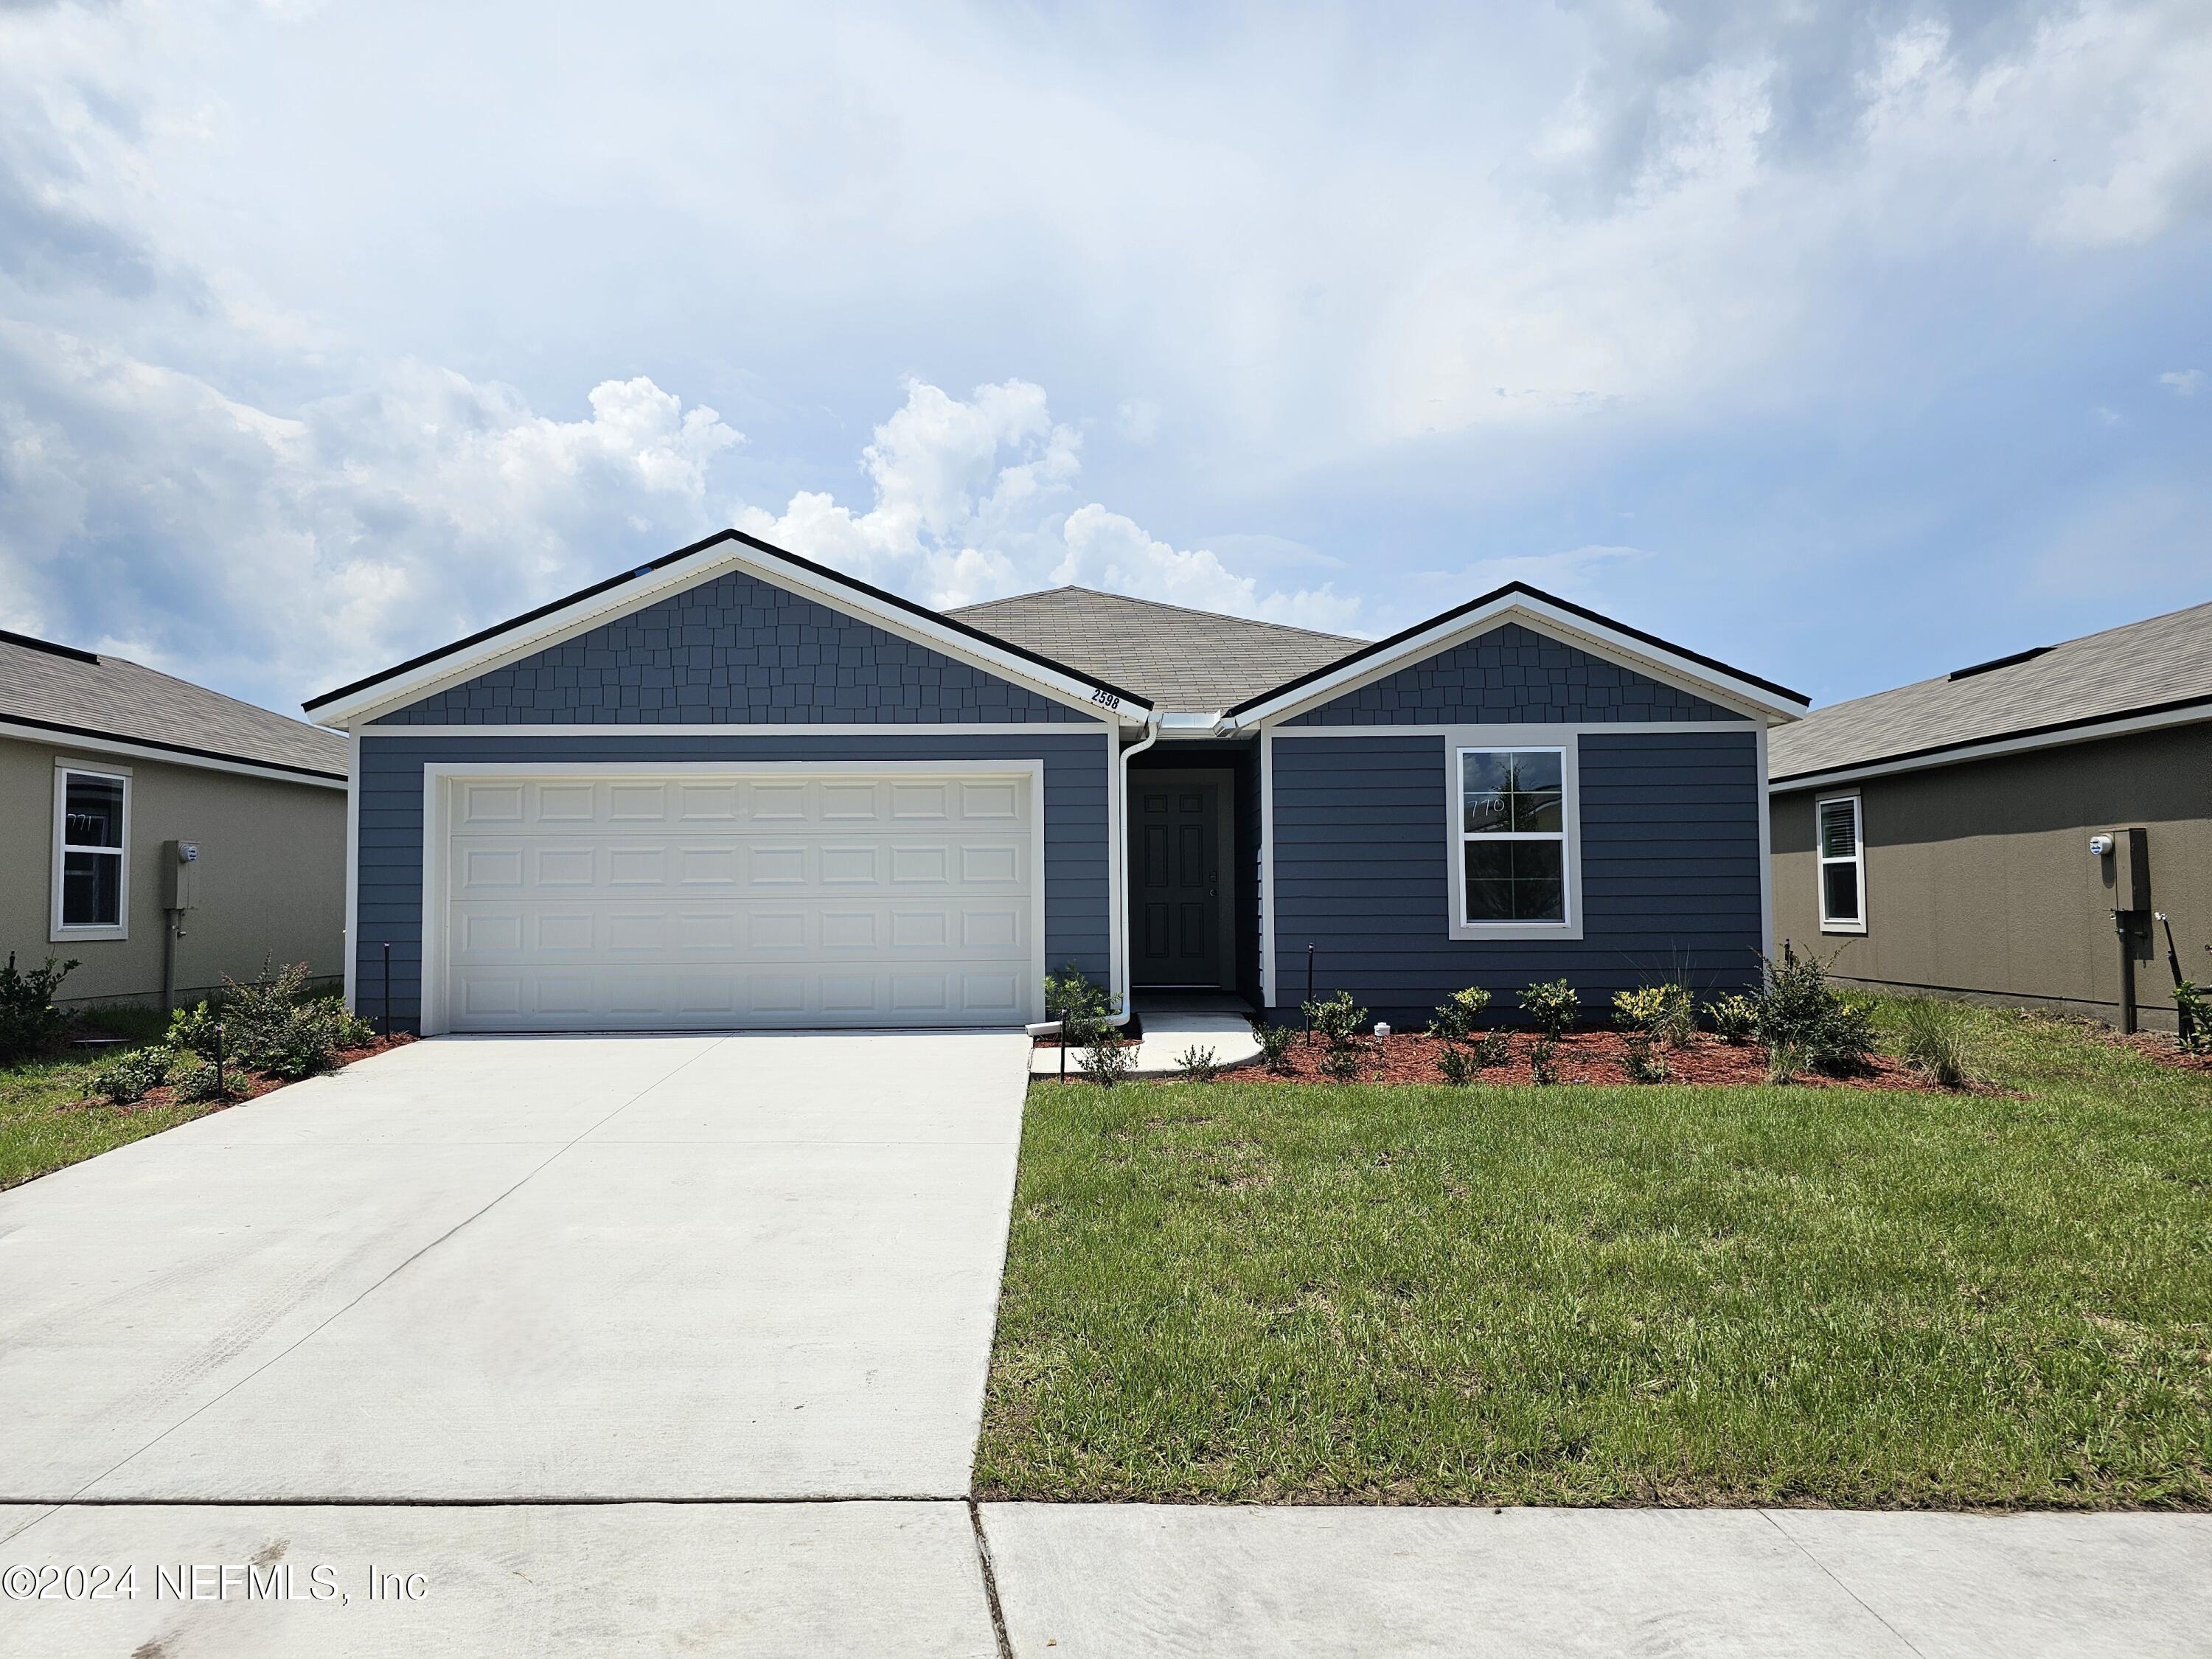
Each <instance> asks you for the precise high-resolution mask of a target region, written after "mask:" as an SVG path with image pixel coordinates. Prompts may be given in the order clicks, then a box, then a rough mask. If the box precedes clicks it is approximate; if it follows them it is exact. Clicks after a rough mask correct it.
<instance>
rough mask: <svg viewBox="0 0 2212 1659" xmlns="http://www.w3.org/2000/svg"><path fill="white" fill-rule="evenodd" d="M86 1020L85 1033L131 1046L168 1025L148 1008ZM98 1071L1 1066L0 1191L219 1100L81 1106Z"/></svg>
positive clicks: (63, 1065) (99, 1013) (51, 1063)
mask: <svg viewBox="0 0 2212 1659" xmlns="http://www.w3.org/2000/svg"><path fill="white" fill-rule="evenodd" d="M81 1020H82V1025H83V1027H84V1029H86V1030H99V1031H103V1032H106V1033H109V1034H112V1035H113V1036H120V1037H125V1038H127V1039H129V1041H130V1042H131V1046H133V1047H136V1046H137V1044H139V1043H143V1042H154V1041H155V1040H156V1039H158V1038H159V1037H160V1036H161V1033H162V1031H163V1030H165V1029H166V1028H167V1019H166V1018H165V1017H164V1016H163V1015H162V1014H161V1012H159V1011H158V1010H155V1009H148V1008H125V1007H116V1008H99V1009H93V1010H88V1011H87V1012H86V1013H85V1014H83V1015H82V1017H81ZM119 1052H120V1050H110V1051H109V1053H110V1054H114V1053H119ZM106 1057H107V1056H106V1055H103V1056H102V1058H106ZM92 1069H93V1068H92V1066H91V1065H90V1064H89V1063H88V1062H87V1061H84V1060H42V1061H34V1062H33V1063H31V1064H29V1065H25V1066H4V1067H0V1190H4V1189H5V1188H9V1187H15V1186H20V1185H21V1184H22V1183H23V1182H26V1181H28V1180H30V1179H31V1178H32V1177H33V1176H42V1175H46V1174H48V1173H50V1172H51V1171H52V1170H58V1169H61V1168H62V1167H63V1166H64V1165H65V1164H77V1163H82V1161H83V1160H84V1159H86V1158H92V1157H94V1156H95V1155H97V1154H99V1153H100V1152H106V1151H107V1150H108V1149H109V1148H110V1147H112V1146H122V1145H123V1144H124V1143H125V1141H131V1140H137V1139H141V1138H142V1137H143V1136H146V1135H150V1134H155V1133H159V1132H160V1131H161V1130H163V1129H167V1128H170V1127H174V1126H175V1125H177V1124H179V1123H185V1122H188V1121H191V1119H193V1118H196V1117H201V1116H204V1115H206V1114H207V1113H208V1112H210V1111H211V1110H213V1109H214V1104H213V1103H200V1104H197V1105H186V1106H165V1107H160V1108H153V1107H141V1106H111V1105H109V1104H108V1103H106V1101H100V1102H99V1103H96V1104H92V1105H80V1104H79V1102H80V1101H81V1100H82V1098H83V1097H84V1093H85V1091H86V1090H87V1089H88V1088H89V1087H90V1086H91V1084H90V1079H91V1074H92Z"/></svg>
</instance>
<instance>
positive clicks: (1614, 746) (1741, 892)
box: [1273, 731, 1762, 1022]
mask: <svg viewBox="0 0 2212 1659" xmlns="http://www.w3.org/2000/svg"><path fill="white" fill-rule="evenodd" d="M1445 742H1446V739H1445V738H1443V737H1442V736H1440V735H1421V736H1414V735H1407V736H1401V737H1393V736H1389V735H1386V734H1382V733H1377V734H1376V736H1375V737H1374V738H1372V739H1359V740H1355V739H1352V738H1292V737H1289V736H1286V735H1282V734H1278V735H1277V736H1276V738H1274V760H1273V781H1274V793H1275V818H1274V868H1275V885H1276V892H1277V895H1278V896H1277V901H1276V902H1277V909H1276V921H1275V952H1276V957H1275V959H1276V977H1275V983H1276V987H1277V993H1276V994H1277V996H1278V997H1279V999H1280V1000H1281V1001H1282V1002H1283V1003H1284V1004H1285V1005H1287V1006H1291V1007H1295V1006H1296V1004H1297V999H1298V997H1299V996H1300V995H1301V994H1303V992H1304V985H1305V953H1306V946H1307V945H1308V944H1309V943H1311V944H1313V945H1316V947H1317V957H1316V984H1317V986H1318V987H1319V988H1320V990H1321V991H1322V994H1324V995H1326V994H1328V993H1329V992H1331V991H1334V990H1338V989H1343V990H1348V991H1350V992H1351V993H1352V995H1353V996H1354V997H1355V998H1357V999H1358V1000H1359V1001H1360V1002H1362V1003H1364V1004H1365V1005H1367V1006H1368V1007H1370V1009H1372V1010H1373V1011H1374V1012H1375V1013H1376V1016H1378V1017H1380V1018H1389V1019H1392V1020H1394V1021H1401V1022H1402V1021H1406V1020H1411V1019H1416V1018H1426V1016H1427V1012H1428V1011H1429V1010H1430V1009H1431V1008H1432V1007H1434V1006H1436V1005H1437V1003H1439V1002H1440V1001H1442V1000H1443V998H1444V996H1445V995H1446V994H1449V993H1450V992H1452V991H1455V990H1457V989H1459V988H1460V987H1462V986H1466V985H1481V986H1484V987H1487V988H1488V989H1489V991H1490V992H1491V994H1492V997H1493V998H1494V999H1495V1000H1496V1001H1495V1003H1494V1006H1496V1007H1498V1009H1499V1010H1500V1011H1501V1012H1504V1015H1505V1017H1506V1018H1510V1017H1511V1015H1510V1011H1511V1010H1512V1009H1513V1007H1514V1006H1515V994H1516V993H1517V992H1518V991H1519V990H1520V989H1521V987H1523V986H1525V985H1528V983H1530V982H1531V981H1534V980H1539V979H1557V978H1559V976H1560V975H1565V976H1566V977H1567V978H1568V979H1570V980H1571V981H1573V982H1574V984H1575V986H1576V987H1577V989H1578V990H1579V991H1580V992H1581V993H1582V999H1583V1006H1584V1008H1585V1009H1586V1010H1587V1011H1588V1017H1589V1018H1594V1019H1603V1018H1606V1017H1607V1010H1608V1006H1609V1004H1610V1002H1611V1000H1612V997H1613V993H1614V992H1615V991H1619V990H1624V989H1628V988H1631V987H1634V986H1637V985H1639V984H1648V983H1650V982H1652V981H1656V980H1659V979H1665V978H1673V977H1675V976H1677V975H1682V976H1686V978H1687V980H1688V981H1689V983H1690V985H1691V987H1692V989H1693V990H1694V991H1696V992H1697V993H1698V994H1699V996H1701V997H1703V996H1705V995H1709V994H1713V993H1715V992H1717V991H1720V990H1723V989H1735V988H1739V987H1747V986H1749V985H1751V984H1753V982H1755V981H1756V980H1757V979H1758V976H1759V959H1758V956H1757V954H1756V953H1757V951H1758V950H1759V946H1760V944H1761V940H1760V937H1759V933H1760V928H1759V812H1760V811H1761V810H1762V802H1761V799H1760V788H1759V758H1758V748H1757V740H1756V738H1754V736H1753V733H1751V732H1748V731H1745V732H1682V733H1680V734H1677V733H1674V732H1620V733H1617V734H1602V733H1589V732H1584V733H1583V734H1582V735H1581V736H1580V737H1579V738H1578V739H1577V749H1578V751H1579V756H1580V767H1581V785H1582V867H1583V881H1582V891H1583V938H1582V939H1580V940H1578V941H1577V940H1565V939H1563V940H1560V941H1558V942H1557V943H1552V942H1547V941H1542V940H1534V941H1531V940H1495V941H1488V940H1463V939H1451V938H1449V936H1448V933H1447V931H1446V930H1447V927H1448V925H1449V918H1450V909H1451V887H1450V879H1449V870H1448V866H1447V865H1446V860H1447V859H1448V858H1449V857H1450V856H1451V855H1452V850H1453V849H1451V848H1449V845H1448V842H1447V840H1446V823H1447V820H1446V817H1445V790H1446V787H1447V784H1446V777H1447V767H1446V761H1445V753H1444V749H1445Z"/></svg>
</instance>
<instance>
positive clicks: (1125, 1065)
mask: <svg viewBox="0 0 2212 1659" xmlns="http://www.w3.org/2000/svg"><path fill="white" fill-rule="evenodd" d="M1061 1040H1062V1041H1063V1042H1065V1041H1066V1037H1065V1036H1064V1035H1063V1036H1062V1038H1061ZM1075 1063H1076V1066H1077V1068H1078V1069H1079V1070H1080V1071H1081V1072H1082V1073H1083V1075H1084V1076H1085V1077H1087V1078H1089V1079H1091V1081H1092V1082H1093V1083H1095V1084H1097V1085H1098V1086H1099V1087H1100V1088H1102V1089H1110V1088H1112V1087H1113V1086H1114V1085H1115V1084H1117V1083H1119V1082H1120V1081H1121V1079H1123V1078H1125V1077H1127V1076H1128V1075H1129V1073H1130V1072H1131V1071H1132V1070H1133V1068H1134V1067H1135V1066H1136V1064H1137V1045H1136V1044H1135V1043H1133V1042H1122V1041H1121V1033H1120V1032H1119V1031H1117V1030H1115V1029H1114V1028H1113V1027H1112V1026H1110V1025H1108V1024H1105V1023H1104V1022H1103V1020H1102V1021H1101V1022H1100V1023H1099V1024H1097V1026H1096V1027H1095V1028H1094V1031H1093V1034H1092V1036H1091V1041H1089V1042H1085V1044H1084V1045H1083V1052H1082V1053H1081V1054H1079V1055H1078V1056H1077V1057H1076V1061H1075Z"/></svg>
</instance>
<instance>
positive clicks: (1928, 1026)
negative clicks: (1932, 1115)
mask: <svg viewBox="0 0 2212 1659" xmlns="http://www.w3.org/2000/svg"><path fill="white" fill-rule="evenodd" d="M1890 1026H1891V1029H1892V1030H1893V1032H1894V1033H1895V1036H1896V1039H1897V1047H1898V1051H1899V1053H1900V1054H1903V1055H1904V1056H1905V1063H1906V1064H1907V1065H1909V1066H1911V1067H1912V1068H1913V1069H1914V1070H1915V1071H1917V1072H1919V1073H1921V1074H1922V1075H1923V1076H1925V1077H1927V1078H1928V1079H1930V1080H1931V1081H1933V1082H1936V1083H1938V1084H1941V1085H1942V1086H1943V1087H1944V1088H1946V1089H1963V1088H1965V1087H1966V1085H1968V1084H1969V1083H1972V1082H1975V1081H1977V1080H1978V1079H1979V1078H1980V1075H1981V1058H1980V1053H1979V1050H1980V1044H1979V1042H1978V1041H1977V1040H1976V1037H1975V1033H1974V1027H1973V1018H1972V1015H1970V1014H1968V1013H1967V1012H1966V1010H1965V1009H1964V1008H1962V1007H1960V1006H1959V1005H1958V1004H1957V1003H1955V1002H1946V1001H1944V1000H1942V999H1941V998H1940V997H1907V998H1905V1000H1903V1001H1901V1002H1897V1003H1893V1005H1891V1008H1890Z"/></svg>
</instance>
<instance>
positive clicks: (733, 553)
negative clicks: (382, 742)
mask: <svg viewBox="0 0 2212 1659" xmlns="http://www.w3.org/2000/svg"><path fill="white" fill-rule="evenodd" d="M737 569H745V570H750V571H752V572H753V573H754V574H757V575H759V576H761V577H763V579H765V580H769V581H771V582H773V583H775V586H779V587H785V588H789V589H790V590H791V591H792V592H797V593H804V594H805V595H806V596H807V597H808V598H809V599H815V600H817V601H818V602H820V603H822V604H823V605H829V607H830V608H831V609H832V610H836V611H843V612H844V613H845V614H847V615H848V616H853V617H860V618H862V619H863V620H865V621H867V622H870V623H874V624H875V625H876V626H878V627H879V628H882V629H884V630H886V631H887V632H890V633H893V634H897V635H901V636H902V637H903V638H906V639H910V640H913V641H915V642H917V643H918V644H922V645H926V646H927V647H930V648H931V649H932V650H934V651H939V652H942V653H944V654H945V656H948V657H951V658H952V659H955V660H956V661H959V662H964V663H967V664H968V665H970V666H971V667H976V668H981V669H985V670H987V671H989V672H991V673H994V674H996V675H999V676H1000V678H1005V679H1010V680H1015V681H1018V682H1019V683H1021V684H1024V685H1027V686H1030V687H1031V688H1033V689H1035V690H1037V691H1038V692H1040V693H1042V695H1044V696H1048V697H1050V698H1052V699H1053V700H1054V702H1060V703H1064V704H1066V705H1067V706H1068V707H1069V708H1079V709H1081V710H1082V711H1083V712H1084V713H1085V714H1090V715H1091V716H1092V717H1094V718H1095V719H1097V720H1102V721H1104V722H1107V723H1109V724H1111V723H1113V722H1115V721H1117V720H1118V721H1121V722H1125V723H1133V722H1137V721H1139V720H1141V719H1142V718H1143V717H1142V716H1141V715H1140V714H1138V713H1136V712H1135V711H1134V710H1133V709H1129V708H1124V707H1123V706H1122V703H1121V699H1120V698H1119V697H1118V696H1115V694H1114V693H1113V692H1110V691H1108V690H1105V689H1104V688H1103V687H1102V686H1098V685H1094V684H1091V682H1090V681H1088V680H1083V679H1078V678H1075V677H1073V676H1072V675H1066V674H1059V673H1054V671H1052V670H1050V669H1048V668H1044V667H1042V666H1040V665H1037V664H1036V663H1033V662H1030V660H1029V659H1027V658H1025V657H1018V656H1016V655H1014V654H1013V653H1012V652H1001V651H995V650H994V649H992V648H991V647H989V646H987V645H986V644H985V643H984V642H982V641H980V640H975V639H973V638H970V637H969V635H965V634H962V633H959V632H957V631H956V630H954V629H950V628H941V627H934V626H932V625H931V624H930V623H928V622H927V620H925V619H924V618H922V617H916V616H915V615H914V613H913V612H911V611H905V610H902V609H900V608H899V607H898V606H896V605H888V604H885V603H884V601H882V600H880V599H874V598H872V597H871V596H870V595H868V594H866V593H862V592H858V591H857V590H855V589H853V588H850V587H848V586H844V585H843V584H842V583H833V582H829V581H825V580H823V579H822V578H820V577H818V576H817V575H815V574H813V573H812V572H811V571H805V570H801V569H799V568H798V567H796V566H795V565H791V564H787V563H786V562H783V561H781V560H779V559H775V558H772V557H770V556H769V555H767V554H764V553H762V552H761V551H759V550H757V549H756V548H752V547H749V546H747V545H746V544H744V543H742V542H725V543H720V544H717V545H715V546H714V547H711V548H702V549H701V550H699V551H698V552H696V553H695V554H693V555H691V556H690V557H689V558H684V559H679V560H678V561H677V562H675V563H674V564H671V565H664V566H663V567H662V568H659V569H658V570H651V571H647V572H646V573H645V574H641V575H639V576H635V577H634V578H632V579H631V580H629V581H626V582H622V583H619V584H617V586H613V587H610V588H608V589H606V590H605V591H604V592H599V593H594V594H592V596H591V597H590V598H589V599H579V600H578V601H577V602H576V603H575V604H574V605H564V606H562V608H561V609H560V610H558V611H553V612H551V613H550V614H549V615H546V616H544V617H539V618H538V620H537V621H536V622H534V623H531V624H530V625H529V627H527V628H526V629H521V630H520V631H518V632H516V633H513V634H502V635H500V636H498V637H497V638H495V639H489V640H485V641H482V642H481V643H480V644H478V645H477V646H475V647H471V649H470V650H468V651H465V652H463V653H459V654H458V655H455V656H451V657H441V658H440V659H438V660H437V661H435V662H428V663H425V664H423V665H422V666H421V667H420V668H418V669H416V670H414V671H411V672H410V673H406V674H402V675H399V676H398V677H396V678H392V679H388V680H380V681H379V682H378V683H377V684H374V685H372V686H368V687H365V688H364V689H363V690H361V691H359V692H357V693H356V694H355V695H353V696H349V697H343V698H340V699H338V700H337V701H334V702H330V703H327V704H325V705H324V706H322V707H321V708H318V709H316V710H315V712H314V715H313V719H314V720H315V721H316V722H317V724H319V725H322V726H336V727H339V728H341V729H343V728H345V727H348V726H354V725H356V724H359V723H361V722H363V721H367V720H374V718H375V717H376V716H377V715H379V714H382V713H384V712H385V711H386V709H390V708H402V707H404V706H405V705H406V704H408V703H410V702H416V701H418V700H420V699H421V698H423V697H426V696H430V695H432V694H433V693H434V692H437V691H441V690H445V689H446V688H447V687H448V686H453V685H459V684H462V683H463V682H464V681H467V680H472V679H474V678H476V677H477V675H479V674H483V673H487V672H489V671H491V670H492V669H495V668H500V667H503V666H505V665H507V664H508V663H511V662H519V661H520V660H521V659H523V658H525V657H528V656H533V655H535V654H536V653H538V652H540V651H544V650H547V649H549V648H550V647H553V646H556V645H559V644H562V642H563V641H568V640H571V639H574V637H575V636H576V635H579V634H586V633H589V632H590V631H591V630H592V629H594V628H597V627H599V625H600V624H601V623H605V622H609V621H611V620H612V619H613V618H615V617H619V616H622V615H623V614H624V613H625V612H628V611H635V610H636V609H638V608H639V607H640V606H641V605H646V604H648V603H650V602H651V601H652V600H653V599H657V598H659V597H661V596H662V595H664V594H666V593H669V592H676V591H678V590H680V589H683V588H686V587H692V586H697V585H698V584H699V583H701V582H702V581H709V580H713V579H714V577H716V576H720V575H722V574H725V573H726V572H728V571H731V570H737Z"/></svg>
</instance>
